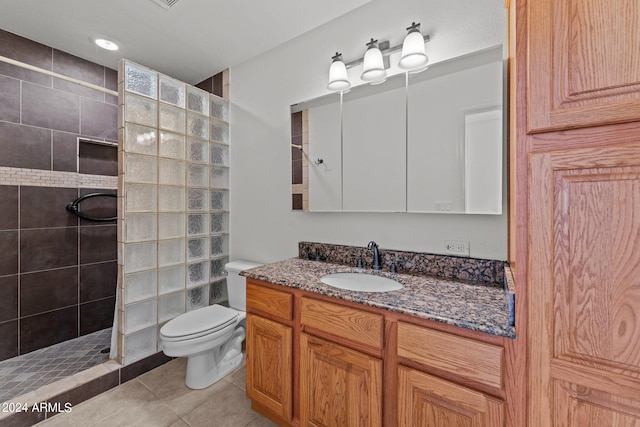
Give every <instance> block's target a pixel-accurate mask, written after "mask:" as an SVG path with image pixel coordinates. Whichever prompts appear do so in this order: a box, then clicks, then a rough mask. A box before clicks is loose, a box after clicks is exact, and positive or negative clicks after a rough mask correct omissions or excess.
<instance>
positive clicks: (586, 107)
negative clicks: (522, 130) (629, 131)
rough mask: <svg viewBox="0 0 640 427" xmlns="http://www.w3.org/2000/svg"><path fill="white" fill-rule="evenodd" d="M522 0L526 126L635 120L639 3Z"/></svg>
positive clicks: (639, 87)
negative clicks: (525, 16)
mask: <svg viewBox="0 0 640 427" xmlns="http://www.w3.org/2000/svg"><path fill="white" fill-rule="evenodd" d="M527 3H528V8H529V10H528V17H529V20H528V22H529V35H528V58H527V61H528V81H527V90H528V92H529V93H528V102H527V108H528V115H529V117H528V120H527V123H528V128H529V130H530V131H532V132H539V131H544V130H554V129H555V130H559V129H567V128H577V127H587V126H594V125H600V124H610V123H621V122H629V121H637V120H640V53H639V50H638V46H639V45H640V31H638V27H639V26H640V2H638V1H637V0H535V1H530V2H527Z"/></svg>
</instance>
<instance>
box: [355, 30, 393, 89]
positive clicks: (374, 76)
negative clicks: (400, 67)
mask: <svg viewBox="0 0 640 427" xmlns="http://www.w3.org/2000/svg"><path fill="white" fill-rule="evenodd" d="M363 61H364V63H363V65H362V76H360V78H361V79H362V80H363V81H365V82H369V83H382V82H383V81H384V80H385V79H386V78H387V70H385V69H384V59H383V58H382V52H381V51H380V49H379V48H378V40H374V39H371V41H370V42H369V43H367V52H366V53H365V54H364V60H363Z"/></svg>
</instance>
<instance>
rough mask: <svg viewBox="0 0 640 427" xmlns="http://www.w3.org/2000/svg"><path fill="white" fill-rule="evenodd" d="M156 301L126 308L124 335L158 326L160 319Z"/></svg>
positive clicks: (139, 303)
mask: <svg viewBox="0 0 640 427" xmlns="http://www.w3.org/2000/svg"><path fill="white" fill-rule="evenodd" d="M156 310H157V303H156V299H155V298H154V299H152V300H149V301H144V302H138V303H135V304H130V305H127V306H125V307H124V333H125V334H130V333H131V332H135V331H139V330H140V329H144V328H148V327H149V326H151V325H155V324H156V319H157V318H158V313H157V311H156Z"/></svg>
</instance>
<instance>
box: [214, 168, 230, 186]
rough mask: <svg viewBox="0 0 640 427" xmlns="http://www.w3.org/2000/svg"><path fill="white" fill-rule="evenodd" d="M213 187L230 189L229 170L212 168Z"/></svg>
mask: <svg viewBox="0 0 640 427" xmlns="http://www.w3.org/2000/svg"><path fill="white" fill-rule="evenodd" d="M211 186H212V187H216V188H229V169H228V168H219V167H215V166H212V167H211Z"/></svg>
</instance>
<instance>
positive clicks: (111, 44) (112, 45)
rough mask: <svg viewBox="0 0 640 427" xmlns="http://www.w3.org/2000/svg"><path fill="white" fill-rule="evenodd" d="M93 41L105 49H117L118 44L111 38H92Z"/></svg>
mask: <svg viewBox="0 0 640 427" xmlns="http://www.w3.org/2000/svg"><path fill="white" fill-rule="evenodd" d="M93 42H94V43H95V44H97V45H98V46H100V47H101V48H103V49H106V50H118V45H117V44H115V43H114V42H112V41H111V40H107V39H103V38H96V39H95V40H93Z"/></svg>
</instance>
